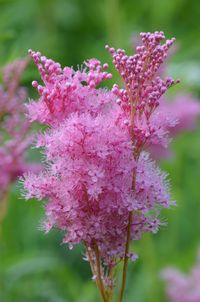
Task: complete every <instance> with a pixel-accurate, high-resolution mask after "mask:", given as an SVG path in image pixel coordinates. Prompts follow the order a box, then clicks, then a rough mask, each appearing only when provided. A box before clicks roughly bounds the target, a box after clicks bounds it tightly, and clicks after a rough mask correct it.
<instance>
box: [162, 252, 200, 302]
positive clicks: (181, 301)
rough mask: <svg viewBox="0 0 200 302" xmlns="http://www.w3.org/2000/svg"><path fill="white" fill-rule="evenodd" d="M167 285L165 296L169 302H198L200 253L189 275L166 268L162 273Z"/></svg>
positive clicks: (199, 292)
mask: <svg viewBox="0 0 200 302" xmlns="http://www.w3.org/2000/svg"><path fill="white" fill-rule="evenodd" d="M162 278H163V279H164V280H165V281H166V284H167V289H166V292H167V296H168V299H169V301H171V302H199V301H200V287H199V280H200V251H199V256H198V262H197V264H196V265H195V266H194V267H193V268H192V270H191V271H190V273H189V274H184V273H181V272H179V271H178V270H177V269H175V268H167V269H165V270H164V271H163V272H162Z"/></svg>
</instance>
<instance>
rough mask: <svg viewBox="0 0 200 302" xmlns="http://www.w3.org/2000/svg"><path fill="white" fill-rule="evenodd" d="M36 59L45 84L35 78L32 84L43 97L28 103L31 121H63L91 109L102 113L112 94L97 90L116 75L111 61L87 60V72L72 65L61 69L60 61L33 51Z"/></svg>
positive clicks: (31, 53) (31, 52)
mask: <svg viewBox="0 0 200 302" xmlns="http://www.w3.org/2000/svg"><path fill="white" fill-rule="evenodd" d="M29 53H30V55H31V57H32V58H33V60H34V62H35V64H36V66H37V67H38V70H39V72H40V74H41V78H42V80H43V82H44V86H41V85H39V84H38V83H37V82H36V81H33V83H32V85H33V87H35V88H36V89H37V90H38V93H39V94H40V100H39V102H38V103H37V104H36V103H35V102H31V103H30V104H29V105H28V111H29V116H30V119H31V120H37V121H39V122H41V123H47V124H50V125H52V124H55V123H60V122H61V121H62V120H63V119H65V118H66V117H68V115H69V114H70V113H72V112H83V111H86V110H89V111H90V112H93V113H94V114H95V113H97V112H99V110H100V109H101V108H99V106H102V105H103V104H104V103H107V100H109V99H110V97H111V95H112V93H111V92H108V91H105V90H101V89H99V90H96V89H95V88H96V86H97V85H98V84H100V83H101V82H102V81H104V80H108V79H110V78H111V77H112V75H111V74H110V73H108V72H106V71H105V70H106V69H107V68H108V65H107V64H104V65H103V66H101V63H100V61H98V60H97V59H91V60H88V61H87V62H85V68H84V69H83V71H80V70H78V71H74V70H73V69H72V68H69V67H65V68H64V69H62V68H61V66H60V64H59V63H56V62H54V61H53V60H50V59H47V58H46V57H44V56H41V54H40V53H39V52H34V51H32V50H30V51H29Z"/></svg>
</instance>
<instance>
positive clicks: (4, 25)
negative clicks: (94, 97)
mask: <svg viewBox="0 0 200 302" xmlns="http://www.w3.org/2000/svg"><path fill="white" fill-rule="evenodd" d="M199 18H200V2H199V0H190V1H188V0H162V1H161V0H152V1H149V0H140V1H134V0H123V1H122V0H121V1H119V0H95V1H91V0H71V1H70V0H57V1H56V0H40V1H39V0H29V1H27V0H10V1H9V0H4V1H3V0H0V66H3V65H4V64H6V63H9V62H11V61H12V60H14V59H16V58H19V57H23V56H26V55H27V50H28V49H29V48H32V49H34V50H39V51H41V52H42V53H43V54H44V55H46V56H50V57H51V58H53V59H55V60H58V61H59V62H61V63H62V65H69V66H71V65H73V66H77V65H78V64H80V63H81V62H83V61H84V60H85V59H87V58H90V57H97V58H98V59H100V60H101V61H103V62H105V61H106V62H109V63H111V60H110V57H109V55H108V54H107V52H106V51H105V49H104V45H105V44H107V43H108V44H110V45H114V46H116V47H121V48H122V47H124V48H126V49H127V50H128V51H129V52H131V36H132V35H133V34H134V33H138V32H140V31H154V30H163V31H165V33H166V36H167V37H171V36H175V37H176V38H177V45H178V51H177V53H176V54H175V56H174V57H173V58H172V59H171V60H170V65H169V70H170V71H171V73H172V76H175V77H178V78H180V79H181V81H182V82H181V84H180V85H179V87H177V88H175V89H174V90H173V92H172V93H176V92H177V91H178V90H181V91H182V90H184V91H190V92H192V93H194V94H195V95H196V96H199V97H200V85H199V84H200V39H199V38H200V23H199ZM110 65H111V64H110ZM111 70H113V68H112V67H111ZM33 79H39V75H38V73H37V70H36V68H35V67H34V65H33V64H30V65H29V67H28V69H27V71H26V73H25V74H24V77H23V84H24V85H26V86H27V87H28V88H29V91H30V94H31V95H33V90H32V88H31V85H30V83H31V81H32V80H33ZM114 80H116V81H117V80H118V77H117V75H116V74H115V77H114V79H113V81H114ZM199 135H200V127H199V126H198V127H197V129H196V130H195V131H193V132H191V133H185V134H182V135H180V136H179V137H178V138H177V139H176V140H175V141H174V142H173V143H172V148H173V150H174V154H175V155H174V158H172V159H171V161H168V162H163V163H162V167H163V168H164V169H165V170H167V171H168V172H169V175H170V178H171V187H172V196H173V198H175V199H176V200H177V206H176V207H174V208H173V209H172V210H166V211H163V212H162V214H161V217H162V219H163V220H167V221H168V226H167V227H162V228H161V230H160V231H159V233H158V234H157V235H155V236H149V235H145V236H144V237H143V238H142V240H141V241H140V242H137V243H135V244H134V246H133V248H135V250H136V251H137V252H138V254H139V260H138V261H137V262H136V263H135V264H130V266H129V273H128V282H127V289H126V295H125V302H162V301H166V300H165V297H164V286H163V283H162V281H160V278H159V273H160V270H161V269H162V268H164V267H166V266H168V265H174V266H177V267H179V268H180V269H181V270H183V271H187V270H189V268H190V267H191V265H192V264H193V263H194V262H195V257H196V250H197V248H198V246H200V232H199V231H200V185H199V180H200V139H199ZM29 156H30V158H32V159H33V157H36V158H37V157H38V155H37V154H34V152H30V155H29ZM42 217H43V208H42V203H41V202H38V201H35V200H34V201H28V202H25V201H24V200H23V199H22V198H21V197H20V192H19V185H18V184H15V185H13V186H12V188H11V190H10V192H9V205H8V211H7V215H6V217H5V219H4V221H3V223H2V225H1V226H0V301H1V302H94V301H95V302H97V301H99V297H98V295H97V293H96V289H95V285H94V283H93V282H92V281H91V275H90V270H89V267H88V264H87V263H86V262H84V261H83V260H82V257H83V248H82V247H77V248H74V249H73V250H72V251H69V250H68V248H67V246H65V245H62V244H61V239H62V234H60V233H59V232H58V231H56V230H54V231H52V232H50V233H49V234H48V235H44V234H43V233H42V232H41V231H40V230H39V225H40V221H41V219H42Z"/></svg>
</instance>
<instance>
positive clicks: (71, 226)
mask: <svg viewBox="0 0 200 302" xmlns="http://www.w3.org/2000/svg"><path fill="white" fill-rule="evenodd" d="M141 37H142V42H143V45H142V46H141V47H137V50H136V54H135V55H133V56H127V55H126V54H125V51H124V50H121V49H118V50H115V49H114V48H110V47H108V46H107V47H106V48H107V49H108V50H109V52H110V53H111V55H112V57H113V62H114V64H115V67H116V68H117V70H118V72H119V73H120V75H121V77H122V79H123V81H124V84H125V87H124V88H119V86H118V85H116V84H115V85H113V88H112V90H109V89H105V88H99V87H98V85H99V84H100V83H101V82H102V81H103V80H108V79H110V78H111V74H110V73H108V72H106V71H105V70H106V69H107V68H108V65H107V64H104V65H103V66H102V65H101V63H100V61H98V60H97V59H91V60H88V61H87V62H86V63H85V68H83V69H82V71H80V70H78V71H74V70H73V69H72V68H69V67H65V68H63V69H62V68H61V66H60V64H59V63H56V62H54V61H53V60H50V59H47V58H46V57H44V56H42V55H41V54H40V53H38V52H34V51H32V50H30V52H29V53H30V55H31V57H32V58H33V60H34V62H35V64H36V66H37V68H38V70H39V72H40V74H41V78H42V80H43V85H39V84H38V83H37V82H36V81H33V86H34V87H35V88H36V89H37V91H38V93H39V95H40V97H39V101H38V102H36V101H31V102H30V103H29V104H28V105H27V110H28V112H29V118H30V120H31V121H38V122H39V123H42V124H45V125H48V126H49V127H48V129H47V130H45V131H44V132H43V133H39V134H38V137H37V143H36V147H42V148H43V152H44V155H45V158H46V163H47V165H46V168H45V169H44V170H43V171H42V172H41V173H40V174H33V173H29V174H26V175H25V176H24V178H23V185H24V189H25V193H24V194H25V197H26V198H27V199H29V198H32V197H36V198H37V199H39V200H41V199H46V203H45V213H46V220H45V222H44V228H45V230H46V231H49V230H50V229H51V228H52V227H56V228H59V229H60V230H62V231H63V233H64V239H63V241H64V242H66V243H69V245H70V247H71V246H72V245H74V244H78V243H80V242H82V243H84V244H85V246H86V249H87V254H88V258H89V261H90V264H91V267H92V271H93V274H94V275H95V276H97V277H95V278H97V280H98V282H100V283H101V277H100V275H99V273H100V272H99V270H98V269H97V268H98V267H99V263H102V264H103V266H106V267H107V268H108V270H110V269H111V268H113V267H114V266H115V265H116V264H117V262H118V261H119V260H120V259H121V260H122V259H127V258H130V259H136V256H135V255H134V254H133V253H131V252H130V251H129V250H126V252H125V247H126V246H127V245H128V244H129V241H130V240H138V239H140V237H141V235H142V234H143V233H144V232H153V233H155V232H156V231H157V230H158V227H159V225H160V221H159V217H158V215H159V212H160V208H162V207H169V206H170V205H171V204H172V201H171V200H170V196H169V189H168V187H169V186H168V181H167V177H166V174H165V173H163V172H161V171H160V169H159V168H158V167H157V166H156V164H155V163H154V162H153V161H152V160H151V159H150V156H149V155H148V154H147V153H145V152H144V150H145V149H146V146H148V145H150V144H152V143H156V144H158V145H161V146H167V144H168V143H169V140H170V139H169V131H168V125H175V123H176V122H175V121H174V120H173V119H171V118H170V117H168V116H165V117H163V115H162V114H160V113H158V112H157V111H156V110H157V108H158V107H159V104H160V98H161V96H162V95H163V94H164V93H165V91H166V90H167V89H168V88H169V87H171V86H172V85H174V84H175V83H176V82H175V81H174V80H172V79H171V78H166V79H165V80H162V79H161V78H160V77H158V76H157V71H158V69H159V67H160V65H161V64H162V62H163V61H164V59H165V57H166V55H167V51H168V49H169V47H170V46H171V45H172V43H173V42H174V39H171V40H167V41H166V42H165V43H163V44H160V42H161V41H162V40H163V39H164V34H163V33H162V32H155V33H153V34H150V33H142V34H141ZM127 234H128V235H127ZM129 234H130V235H129ZM127 242H128V243H127ZM99 257H100V259H101V260H99V261H100V262H99V261H98V258H99ZM100 270H101V269H100ZM102 282H103V283H104V286H105V287H107V289H106V290H108V288H109V287H112V284H113V279H112V277H109V276H103V281H102ZM101 290H102V286H101ZM102 295H103V296H104V293H102ZM110 295H111V293H110ZM104 301H107V300H106V298H105V297H104Z"/></svg>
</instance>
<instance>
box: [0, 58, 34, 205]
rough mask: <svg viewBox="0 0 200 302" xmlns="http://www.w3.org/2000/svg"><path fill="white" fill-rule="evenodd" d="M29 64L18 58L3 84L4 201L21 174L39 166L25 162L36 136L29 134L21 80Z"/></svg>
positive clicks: (0, 165) (0, 177)
mask: <svg viewBox="0 0 200 302" xmlns="http://www.w3.org/2000/svg"><path fill="white" fill-rule="evenodd" d="M26 65H27V60H18V61H15V62H13V63H12V64H9V65H6V66H5V68H4V70H3V85H2V86H0V127H1V129H2V131H1V134H0V188H1V189H0V200H1V199H2V198H3V195H4V194H5V192H6V191H7V190H8V186H9V185H10V184H11V183H12V182H13V181H15V180H16V178H17V177H18V176H19V175H22V174H23V173H24V172H25V171H27V170H32V169H33V168H35V166H34V165H32V164H27V163H26V161H25V153H26V149H27V148H28V147H29V146H30V143H31V141H32V138H31V136H30V134H29V136H28V135H27V134H28V131H29V128H30V123H29V122H28V121H27V120H25V118H24V113H25V110H24V109H25V107H24V102H25V100H26V99H27V92H26V89H25V88H24V87H20V86H19V81H20V77H21V75H22V73H23V71H24V69H25V68H26ZM37 170H38V169H37Z"/></svg>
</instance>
